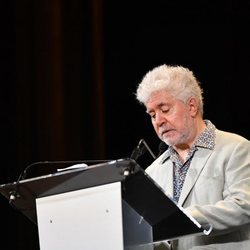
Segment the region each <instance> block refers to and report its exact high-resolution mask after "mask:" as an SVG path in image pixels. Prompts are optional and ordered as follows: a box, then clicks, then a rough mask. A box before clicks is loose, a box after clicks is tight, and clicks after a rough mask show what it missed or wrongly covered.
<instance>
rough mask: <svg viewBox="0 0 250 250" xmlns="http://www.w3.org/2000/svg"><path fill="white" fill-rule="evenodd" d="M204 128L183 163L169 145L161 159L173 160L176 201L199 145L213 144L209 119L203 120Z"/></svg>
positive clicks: (213, 134) (207, 146) (212, 132)
mask: <svg viewBox="0 0 250 250" xmlns="http://www.w3.org/2000/svg"><path fill="white" fill-rule="evenodd" d="M205 123H206V128H205V130H204V131H203V132H202V133H201V135H200V136H199V137H198V138H197V140H196V142H195V143H194V145H193V146H192V147H191V149H190V151H189V153H188V156H187V159H186V160H185V162H184V163H182V161H181V160H180V158H179V155H178V153H177V152H176V151H175V150H174V148H173V147H172V146H170V147H169V148H168V149H167V151H166V153H165V157H164V159H163V161H162V163H164V162H165V161H166V160H167V159H170V160H171V161H172V162H173V171H174V172H173V187H174V188H173V190H174V194H173V200H174V201H175V202H178V200H179V197H180V194H181V190H182V187H183V184H184V181H185V178H186V174H187V171H188V169H189V166H190V164H191V162H192V159H193V156H194V155H195V152H196V151H197V150H198V148H199V147H203V148H208V149H213V148H214V144H215V126H214V125H213V124H212V123H211V122H210V121H209V120H205Z"/></svg>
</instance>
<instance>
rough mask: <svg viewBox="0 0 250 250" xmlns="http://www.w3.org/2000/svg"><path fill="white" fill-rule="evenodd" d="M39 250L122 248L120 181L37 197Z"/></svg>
mask: <svg viewBox="0 0 250 250" xmlns="http://www.w3.org/2000/svg"><path fill="white" fill-rule="evenodd" d="M36 208H37V219H38V233H39V241H40V249H41V250H55V249H60V250H106V249H107V250H123V249H124V243H123V225H122V197H121V183H120V182H115V183H111V184H105V185H101V186H96V187H92V188H86V189H81V190H77V191H72V192H67V193H63V194H57V195H52V196H47V197H43V198H38V199H36Z"/></svg>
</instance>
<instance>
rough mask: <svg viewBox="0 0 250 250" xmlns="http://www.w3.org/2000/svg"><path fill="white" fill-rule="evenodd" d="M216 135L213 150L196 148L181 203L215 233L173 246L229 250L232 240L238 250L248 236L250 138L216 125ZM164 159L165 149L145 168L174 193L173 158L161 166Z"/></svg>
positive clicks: (177, 247) (186, 240)
mask: <svg viewBox="0 0 250 250" xmlns="http://www.w3.org/2000/svg"><path fill="white" fill-rule="evenodd" d="M215 133H216V139H215V148H214V149H213V150H210V149H207V148H199V149H198V150H197V151H196V152H195V155H194V157H193V159H192V162H191V165H190V168H189V170H188V173H187V176H186V179H185V182H184V185H183V189H182V193H181V195H180V199H179V202H178V205H179V206H181V207H183V208H185V211H186V212H187V213H189V214H190V215H191V216H193V217H194V218H195V219H196V220H197V221H198V222H199V223H200V224H201V225H202V224H207V223H210V224H212V226H213V231H212V233H211V234H210V235H208V236H195V235H193V236H187V237H183V238H180V239H178V241H175V242H174V246H175V247H174V249H178V250H188V249H191V248H192V247H195V246H204V245H208V244H218V245H220V246H222V247H221V249H225V248H227V246H228V248H227V250H229V249H230V248H229V247H230V245H232V242H234V243H233V245H234V249H237V250H240V249H241V248H237V246H235V244H236V245H237V242H238V243H239V246H241V245H242V243H241V242H243V241H246V240H250V141H248V140H246V139H245V138H243V137H241V136H239V135H236V134H233V133H228V132H224V131H221V130H218V129H216V131H215ZM162 159H164V153H163V154H162V155H161V156H160V157H159V158H157V159H156V160H155V161H154V162H153V163H152V164H151V165H150V166H149V167H148V168H147V169H146V172H147V173H148V174H149V175H150V176H151V177H152V178H153V179H154V180H155V181H156V182H157V183H158V184H159V185H160V186H161V188H162V189H163V190H164V192H165V193H166V194H167V195H168V196H171V197H172V196H173V165H172V162H171V161H170V160H166V161H165V162H164V163H163V164H161V162H162ZM170 226H174V225H170ZM235 242H236V243H235ZM248 242H250V241H248ZM221 243H223V244H221ZM235 247H236V248H235ZM195 249H196V248H195ZM202 249H204V248H202ZM215 249H217V248H215ZM218 249H219V248H218ZM249 249H250V246H249Z"/></svg>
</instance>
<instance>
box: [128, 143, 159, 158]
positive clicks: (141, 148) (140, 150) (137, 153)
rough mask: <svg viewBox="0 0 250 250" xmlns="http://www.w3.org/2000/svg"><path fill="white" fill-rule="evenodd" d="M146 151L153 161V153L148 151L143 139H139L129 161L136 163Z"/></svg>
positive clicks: (148, 148)
mask: <svg viewBox="0 0 250 250" xmlns="http://www.w3.org/2000/svg"><path fill="white" fill-rule="evenodd" d="M147 151H148V152H149V153H150V155H151V156H152V157H153V159H156V156H155V155H154V153H153V151H152V150H151V149H150V147H149V146H148V144H147V143H146V142H145V140H144V139H141V140H140V141H139V143H138V144H137V146H136V148H135V149H134V150H133V152H132V154H131V156H130V159H133V160H135V161H136V160H137V159H138V158H139V157H141V156H142V155H144V154H145V153H146V152H147Z"/></svg>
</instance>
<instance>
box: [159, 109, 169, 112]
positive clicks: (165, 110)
mask: <svg viewBox="0 0 250 250" xmlns="http://www.w3.org/2000/svg"><path fill="white" fill-rule="evenodd" d="M168 111H169V109H162V110H161V112H162V113H167V112H168Z"/></svg>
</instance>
